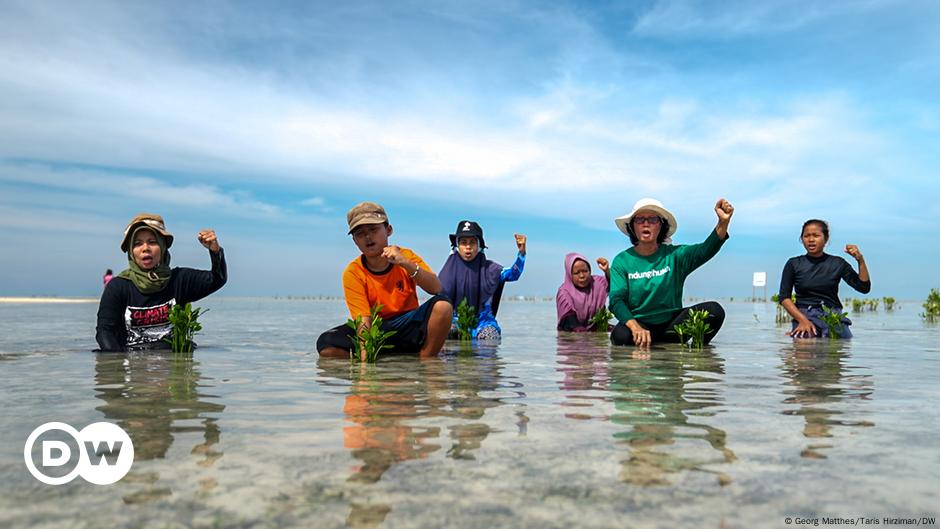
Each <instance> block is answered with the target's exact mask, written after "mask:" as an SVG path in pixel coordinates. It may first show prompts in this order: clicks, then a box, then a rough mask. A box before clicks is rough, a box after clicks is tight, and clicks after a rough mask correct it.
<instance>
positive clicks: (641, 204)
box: [614, 198, 679, 239]
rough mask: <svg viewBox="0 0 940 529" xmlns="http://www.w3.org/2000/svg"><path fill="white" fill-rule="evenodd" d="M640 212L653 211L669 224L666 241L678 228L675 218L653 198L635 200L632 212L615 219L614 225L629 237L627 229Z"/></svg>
mask: <svg viewBox="0 0 940 529" xmlns="http://www.w3.org/2000/svg"><path fill="white" fill-rule="evenodd" d="M642 210H647V211H653V212H655V213H656V214H657V215H659V216H660V217H662V218H663V219H665V220H666V222H668V223H669V231H668V232H666V239H669V238H671V237H672V235H673V234H674V233H676V228H678V227H679V225H678V224H677V223H676V217H675V216H673V214H672V213H670V212H669V210H668V209H666V208H665V207H664V206H663V203H662V202H660V201H658V200H656V199H655V198H641V199H640V200H637V201H636V204H634V205H633V211H631V212H630V213H628V214H626V215H624V216H622V217H617V218H615V219H614V223H615V224H616V225H617V228H619V229H620V231H622V232H623V234H624V235H626V236H628V237H629V236H630V231H629V227H630V225H631V224H632V223H633V217H634V216H636V214H637V213H639V212H640V211H642Z"/></svg>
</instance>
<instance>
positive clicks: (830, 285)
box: [780, 254, 871, 311]
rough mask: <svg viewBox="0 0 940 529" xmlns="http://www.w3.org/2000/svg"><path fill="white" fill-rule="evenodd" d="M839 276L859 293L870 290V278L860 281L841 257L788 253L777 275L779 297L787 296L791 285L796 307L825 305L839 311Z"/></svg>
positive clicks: (786, 297) (840, 305)
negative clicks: (779, 274)
mask: <svg viewBox="0 0 940 529" xmlns="http://www.w3.org/2000/svg"><path fill="white" fill-rule="evenodd" d="M843 279H844V280H845V282H846V283H848V285H849V286H850V287H852V288H854V289H855V290H857V291H859V292H861V293H862V294H868V293H869V292H871V281H862V280H861V278H860V277H858V273H857V272H856V271H855V270H854V269H852V265H850V264H849V263H848V262H846V260H845V259H843V258H841V257H838V256H835V255H829V254H822V255H821V256H819V257H810V256H809V255H800V256H798V257H791V258H790V259H789V260H788V261H787V264H786V265H784V267H783V276H782V277H781V278H780V300H781V301H783V300H785V299H789V298H790V293H791V292H792V291H793V289H794V288H795V289H796V306H797V307H810V306H818V305H825V306H827V307H829V308H830V309H833V310H839V311H841V310H842V303H841V302H840V301H839V282H840V281H842V280H843Z"/></svg>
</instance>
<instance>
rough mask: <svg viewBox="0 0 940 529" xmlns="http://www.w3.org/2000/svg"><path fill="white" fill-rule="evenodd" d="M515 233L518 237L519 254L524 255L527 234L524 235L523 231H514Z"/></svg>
mask: <svg viewBox="0 0 940 529" xmlns="http://www.w3.org/2000/svg"><path fill="white" fill-rule="evenodd" d="M513 235H515V237H516V247H517V248H519V254H520V255H523V256H524V255H525V241H526V237H525V235H522V234H521V233H514V234H513Z"/></svg>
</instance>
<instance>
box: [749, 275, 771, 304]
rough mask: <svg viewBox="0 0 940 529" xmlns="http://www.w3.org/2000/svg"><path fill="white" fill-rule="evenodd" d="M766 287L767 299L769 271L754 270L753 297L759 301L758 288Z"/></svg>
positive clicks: (765, 298)
mask: <svg viewBox="0 0 940 529" xmlns="http://www.w3.org/2000/svg"><path fill="white" fill-rule="evenodd" d="M758 287H763V288H764V298H763V300H764V301H767V272H754V282H753V283H752V285H751V299H753V300H755V301H757V288H758Z"/></svg>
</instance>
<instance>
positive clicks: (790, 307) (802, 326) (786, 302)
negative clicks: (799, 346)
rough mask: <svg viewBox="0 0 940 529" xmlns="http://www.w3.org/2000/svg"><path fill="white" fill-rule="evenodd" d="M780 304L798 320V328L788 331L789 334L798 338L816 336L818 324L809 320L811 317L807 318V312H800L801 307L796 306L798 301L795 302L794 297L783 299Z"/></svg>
mask: <svg viewBox="0 0 940 529" xmlns="http://www.w3.org/2000/svg"><path fill="white" fill-rule="evenodd" d="M780 306H781V307H783V309H784V310H786V311H787V314H789V315H790V316H791V317H792V318H793V319H794V320H796V328H795V329H793V330H792V331H790V332H788V333H787V336H794V337H796V338H809V337H810V336H816V326H815V325H813V322H811V321H809V318H807V317H806V315H805V314H803V313H802V312H800V309H798V308H797V307H796V303H793V300H792V299H790V298H789V297H787V298H786V299H781V300H780Z"/></svg>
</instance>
